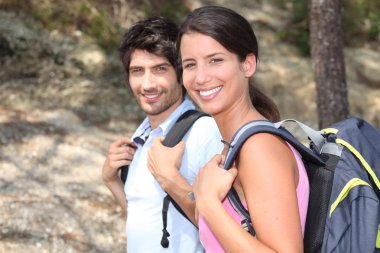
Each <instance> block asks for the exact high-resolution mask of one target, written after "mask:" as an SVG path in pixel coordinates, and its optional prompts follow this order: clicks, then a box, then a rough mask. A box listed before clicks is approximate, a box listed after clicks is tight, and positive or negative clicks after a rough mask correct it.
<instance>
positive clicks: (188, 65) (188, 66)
mask: <svg viewBox="0 0 380 253" xmlns="http://www.w3.org/2000/svg"><path fill="white" fill-rule="evenodd" d="M194 66H195V64H194V63H187V64H185V65H183V68H184V69H189V68H192V67H194Z"/></svg>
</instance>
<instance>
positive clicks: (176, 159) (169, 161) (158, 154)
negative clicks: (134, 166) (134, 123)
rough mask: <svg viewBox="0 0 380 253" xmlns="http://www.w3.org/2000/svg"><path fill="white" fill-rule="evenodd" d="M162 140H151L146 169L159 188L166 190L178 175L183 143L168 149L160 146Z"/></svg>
mask: <svg viewBox="0 0 380 253" xmlns="http://www.w3.org/2000/svg"><path fill="white" fill-rule="evenodd" d="M162 140H163V139H162V138H160V137H158V138H155V139H154V140H153V144H152V146H151V148H150V150H149V152H148V168H149V170H150V172H151V173H152V175H153V176H154V177H155V178H156V180H157V181H158V183H159V184H160V185H161V187H162V188H163V189H164V190H167V187H170V183H171V182H173V181H175V180H176V178H177V176H178V175H179V171H178V170H179V168H180V167H181V162H182V156H183V152H184V151H185V143H184V142H183V141H181V142H179V143H178V144H177V145H176V146H174V147H172V148H169V147H165V146H164V145H163V144H162Z"/></svg>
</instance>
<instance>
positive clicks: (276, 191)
mask: <svg viewBox="0 0 380 253" xmlns="http://www.w3.org/2000/svg"><path fill="white" fill-rule="evenodd" d="M177 46H178V49H179V51H180V55H181V65H182V68H183V84H184V86H185V88H186V89H187V92H188V94H189V95H190V96H191V97H192V99H193V100H194V101H195V102H196V103H197V104H198V105H199V106H200V108H201V109H202V110H203V111H204V112H206V113H208V114H210V115H212V116H213V117H214V118H215V121H216V123H217V125H218V128H219V130H220V132H221V134H222V137H223V142H224V143H226V144H228V143H229V142H230V141H231V139H232V137H233V135H234V133H235V132H236V131H237V130H238V129H239V128H240V127H241V126H242V125H244V124H246V123H247V122H250V121H253V120H266V119H268V120H271V121H277V120H278V119H279V113H278V110H277V107H276V106H275V105H274V103H273V102H272V101H271V100H270V99H269V98H268V97H266V96H265V95H264V94H263V93H262V92H260V91H259V90H258V89H257V88H255V87H254V86H252V85H250V84H249V81H250V79H251V77H252V76H253V75H254V73H255V72H256V64H257V58H258V45H257V40H256V37H255V34H254V32H253V30H252V28H251V26H250V24H249V23H248V22H247V20H245V19H244V18H243V17H242V16H240V15H239V14H237V13H236V12H234V11H232V10H230V9H226V8H223V7H216V6H207V7H202V8H199V9H196V10H194V11H193V12H191V13H190V14H189V15H188V17H187V18H186V20H185V22H184V23H183V24H182V26H181V28H180V33H179V37H178V40H177ZM227 148H228V145H226V147H225V149H224V151H223V153H222V155H217V156H215V157H214V158H213V159H212V160H211V161H210V162H209V163H208V164H207V165H206V166H205V167H204V168H202V169H201V171H200V173H199V175H198V176H197V179H196V181H195V183H194V185H193V191H194V195H195V200H196V209H197V212H198V214H199V220H198V225H199V233H200V240H201V242H202V244H203V246H204V247H205V249H206V252H292V253H294V252H302V251H303V241H302V238H303V229H304V226H305V219H306V209H307V202H308V196H309V184H308V180H307V175H306V172H305V168H304V165H303V163H302V161H301V159H300V157H299V155H298V153H297V152H296V151H295V150H294V149H293V148H292V147H291V146H290V145H289V144H287V143H286V142H285V141H283V140H282V139H281V138H279V137H276V136H274V135H271V134H267V133H260V134H257V135H254V136H252V137H250V138H249V139H248V140H247V141H246V142H245V143H244V145H243V146H242V148H241V150H240V152H239V155H238V158H237V160H236V161H235V167H234V168H232V169H230V170H228V171H226V170H224V169H222V168H223V162H224V156H225V154H226V152H227ZM162 152H170V151H169V149H167V148H164V147H162V146H161V144H160V143H159V142H156V145H155V146H154V147H153V149H152V150H151V152H150V154H149V158H148V160H149V161H148V162H149V164H151V166H174V162H173V160H175V159H173V158H172V157H171V159H170V160H169V161H168V160H166V161H165V162H162V163H157V159H160V158H159V156H160V155H161V156H162V155H163V154H162ZM161 160H163V159H161ZM152 161H156V163H153V162H152ZM170 162H171V164H170ZM176 162H177V163H178V159H177V160H176ZM232 186H233V187H234V188H235V189H236V191H237V193H238V195H239V197H240V199H241V200H242V203H243V204H245V205H246V207H247V208H248V210H249V211H250V216H251V220H252V225H253V227H254V229H255V232H256V237H253V236H251V235H250V234H249V233H247V232H246V231H245V230H244V229H243V228H242V227H241V225H240V221H241V220H240V217H239V215H238V214H237V213H236V212H235V211H234V210H233V208H232V207H231V204H230V203H229V200H228V199H227V198H226V195H227V193H228V190H229V189H230V188H231V187H232Z"/></svg>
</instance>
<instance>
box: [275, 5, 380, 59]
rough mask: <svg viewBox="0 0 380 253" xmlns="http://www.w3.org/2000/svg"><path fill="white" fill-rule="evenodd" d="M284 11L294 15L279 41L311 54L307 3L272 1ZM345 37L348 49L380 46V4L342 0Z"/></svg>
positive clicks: (303, 52)
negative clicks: (371, 44)
mask: <svg viewBox="0 0 380 253" xmlns="http://www.w3.org/2000/svg"><path fill="white" fill-rule="evenodd" d="M272 2H273V3H274V4H276V5H278V6H280V7H281V8H285V9H288V10H289V11H290V12H291V13H292V20H291V22H290V23H289V24H288V25H287V26H286V27H285V28H284V30H281V31H279V32H278V37H279V38H280V39H281V40H283V41H286V42H288V43H291V44H294V45H295V46H296V47H297V48H298V49H299V51H300V53H301V54H303V55H309V54H310V45H309V23H308V1H306V0H272ZM342 4H343V8H344V9H343V20H342V24H343V34H344V43H345V45H347V46H361V45H363V44H365V43H373V44H379V43H380V1H378V0H342Z"/></svg>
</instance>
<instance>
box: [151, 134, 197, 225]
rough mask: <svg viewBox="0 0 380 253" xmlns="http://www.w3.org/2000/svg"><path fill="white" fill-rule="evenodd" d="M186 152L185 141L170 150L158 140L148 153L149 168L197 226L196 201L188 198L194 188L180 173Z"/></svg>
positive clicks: (155, 140) (154, 141)
mask: <svg viewBox="0 0 380 253" xmlns="http://www.w3.org/2000/svg"><path fill="white" fill-rule="evenodd" d="M184 150H185V143H184V142H183V141H181V142H180V143H179V144H177V145H176V146H174V147H173V148H169V147H166V146H164V145H163V144H162V139H160V138H156V139H154V140H153V144H152V146H151V148H150V150H149V152H148V168H149V170H150V172H151V173H152V175H153V176H154V177H155V178H156V180H157V182H158V183H159V184H160V185H161V187H162V189H163V190H164V191H165V192H166V193H168V194H169V195H170V197H172V198H173V199H174V201H175V202H176V203H177V204H178V205H179V206H180V207H181V209H182V210H183V211H184V213H185V214H186V216H187V217H188V218H189V219H190V220H191V221H192V222H193V224H197V222H196V218H195V201H192V200H190V198H189V197H188V193H189V192H191V191H192V186H191V185H190V184H189V183H188V182H187V181H186V179H185V178H184V177H183V176H182V175H181V174H180V172H179V168H180V167H181V161H182V156H183V152H184Z"/></svg>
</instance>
